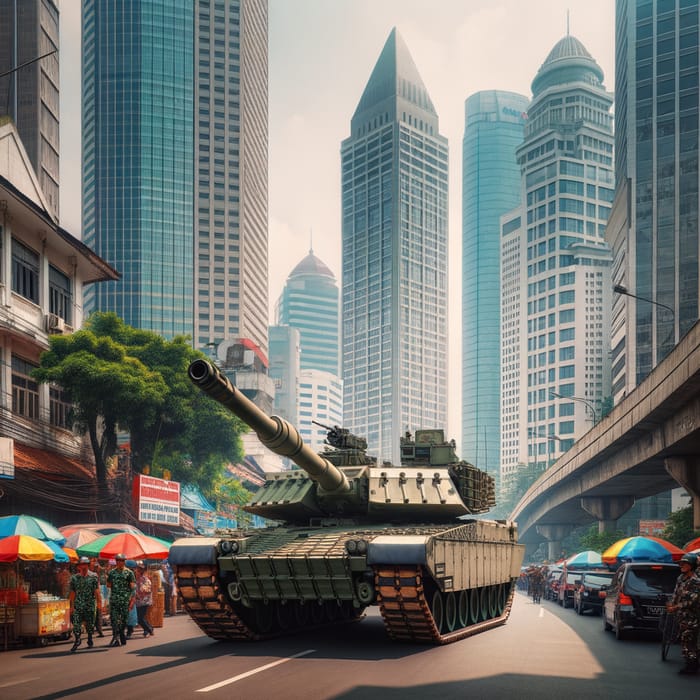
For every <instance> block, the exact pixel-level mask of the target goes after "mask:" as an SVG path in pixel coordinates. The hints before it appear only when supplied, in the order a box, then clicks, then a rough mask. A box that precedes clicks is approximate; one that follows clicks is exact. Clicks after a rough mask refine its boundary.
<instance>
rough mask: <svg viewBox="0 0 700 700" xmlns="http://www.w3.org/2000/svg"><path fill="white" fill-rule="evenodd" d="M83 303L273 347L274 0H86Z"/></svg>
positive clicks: (205, 337)
mask: <svg viewBox="0 0 700 700" xmlns="http://www.w3.org/2000/svg"><path fill="white" fill-rule="evenodd" d="M82 21H83V237H84V240H85V242H86V243H87V244H88V245H89V246H91V247H92V248H93V249H94V250H96V251H97V252H98V253H99V254H100V255H101V256H102V257H103V258H105V259H106V260H108V261H109V262H110V263H111V264H112V265H114V267H116V268H117V270H118V271H119V272H120V273H121V275H122V278H121V280H120V281H119V282H115V283H109V284H105V285H101V286H100V288H99V289H97V288H95V289H94V290H93V291H92V292H91V296H90V297H89V298H87V299H86V302H87V305H88V309H89V310H93V309H97V310H104V311H115V312H116V313H117V314H118V315H119V316H121V317H122V318H123V319H124V320H125V321H126V322H127V323H128V324H130V325H133V326H136V327H138V328H145V329H149V330H152V331H155V332H157V333H160V334H161V335H163V336H166V337H172V336H174V335H176V334H188V335H190V336H191V337H192V338H193V344H194V345H195V346H196V347H200V348H203V347H205V346H207V345H210V346H211V345H218V344H219V343H221V342H222V341H224V340H233V339H238V338H247V339H249V340H251V341H252V342H253V343H255V344H256V345H257V346H258V347H259V348H260V349H261V351H262V352H263V353H267V345H268V339H267V294H268V292H267V2H266V0H225V1H224V0H222V1H220V2H208V1H204V0H202V1H199V0H173V1H172V2H167V3H166V2H162V1H161V0H138V1H137V0H115V1H114V2H103V1H100V0H85V2H84V3H83V17H82Z"/></svg>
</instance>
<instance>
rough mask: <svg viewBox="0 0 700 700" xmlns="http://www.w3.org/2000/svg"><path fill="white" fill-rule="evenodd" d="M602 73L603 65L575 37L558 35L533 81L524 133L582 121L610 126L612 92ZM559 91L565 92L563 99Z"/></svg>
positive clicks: (596, 126)
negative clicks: (558, 37) (606, 85)
mask: <svg viewBox="0 0 700 700" xmlns="http://www.w3.org/2000/svg"><path fill="white" fill-rule="evenodd" d="M603 77H604V75H603V70H602V68H601V67H600V66H599V65H598V63H597V62H596V60H595V59H594V58H593V56H591V54H590V53H589V52H588V50H587V49H586V47H585V46H584V45H583V44H582V43H581V42H580V41H579V40H578V39H577V38H576V37H574V36H571V35H570V34H567V35H566V36H565V37H563V38H562V39H560V40H559V41H558V42H557V43H556V44H555V45H554V47H553V48H552V50H551V51H550V52H549V55H548V56H547V58H546V59H545V61H544V63H543V64H542V65H541V66H540V69H539V70H538V71H537V75H536V76H535V78H534V80H533V81H532V102H531V103H530V107H529V109H528V124H527V126H526V129H525V133H526V137H527V136H531V135H533V134H535V133H537V132H539V131H541V130H542V129H548V128H555V129H558V128H560V127H561V126H562V125H563V124H573V123H578V122H581V121H586V122H588V123H589V124H590V125H595V128H600V129H603V130H604V131H605V132H606V133H607V132H608V131H609V130H611V129H612V116H611V115H610V107H611V105H612V101H613V96H612V94H611V93H608V92H607V91H606V89H605V86H604V85H603ZM562 91H565V92H566V93H567V96H566V102H564V100H563V98H562V97H561V93H562Z"/></svg>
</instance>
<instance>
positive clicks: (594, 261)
mask: <svg viewBox="0 0 700 700" xmlns="http://www.w3.org/2000/svg"><path fill="white" fill-rule="evenodd" d="M602 81H603V72H602V70H601V69H600V67H599V66H598V64H597V63H596V62H595V60H594V59H593V58H592V57H591V55H590V54H589V53H588V51H587V50H586V49H585V47H584V46H583V44H581V42H580V41H578V40H577V39H576V38H574V37H572V36H566V37H564V38H563V39H562V40H561V41H559V42H558V43H557V44H556V45H555V46H554V48H553V49H552V51H551V52H550V54H549V56H548V57H547V59H546V61H545V62H544V63H543V64H542V66H541V68H540V69H539V71H538V73H537V75H536V77H535V79H534V80H533V83H532V92H533V99H532V102H531V103H530V107H529V109H528V123H527V126H526V128H525V140H524V141H523V144H522V146H521V147H520V148H519V149H518V151H517V157H518V162H519V164H520V167H521V172H522V197H521V201H522V203H523V204H522V206H521V208H520V211H519V212H511V213H510V214H508V215H506V216H504V217H502V219H501V226H502V228H501V239H502V264H501V275H502V300H501V314H502V319H503V323H504V329H503V338H502V397H503V399H502V415H501V426H502V436H501V461H502V467H501V470H502V471H501V475H502V477H506V476H507V475H510V474H512V473H513V472H514V471H515V470H516V469H517V466H518V464H522V463H525V464H529V465H530V466H534V467H535V468H536V469H540V470H541V469H544V468H546V467H547V466H548V465H549V464H551V463H552V462H553V461H554V460H555V459H556V458H557V457H558V456H559V455H560V454H562V452H563V451H565V450H566V449H568V447H569V446H570V445H571V444H572V443H573V441H574V440H576V439H577V438H578V437H580V435H581V434H583V433H584V432H586V431H587V430H589V429H590V428H591V427H592V426H593V425H594V424H595V422H596V421H597V420H598V419H599V418H600V415H601V408H602V403H603V401H604V400H605V399H606V398H608V397H609V396H610V359H609V353H608V350H609V347H608V340H609V337H610V336H609V327H610V307H611V295H612V290H611V282H610V266H611V260H612V258H611V254H610V249H609V247H608V246H607V244H606V243H605V226H606V221H607V219H608V215H609V213H610V207H611V204H612V201H613V195H614V176H613V161H612V156H613V135H612V117H611V115H610V107H611V105H612V100H613V96H612V94H610V93H608V92H607V91H606V90H605V87H604V86H603V82H602ZM516 358H517V359H516Z"/></svg>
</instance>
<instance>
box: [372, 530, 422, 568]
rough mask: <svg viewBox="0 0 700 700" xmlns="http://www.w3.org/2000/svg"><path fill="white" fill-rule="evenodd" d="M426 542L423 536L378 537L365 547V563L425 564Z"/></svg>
mask: <svg viewBox="0 0 700 700" xmlns="http://www.w3.org/2000/svg"><path fill="white" fill-rule="evenodd" d="M427 541H428V538H427V537H424V536H423V535H379V537H375V538H374V539H373V540H372V541H371V542H370V543H369V545H368V547H367V563H368V564H370V565H374V564H426V563H427V557H426V543H427Z"/></svg>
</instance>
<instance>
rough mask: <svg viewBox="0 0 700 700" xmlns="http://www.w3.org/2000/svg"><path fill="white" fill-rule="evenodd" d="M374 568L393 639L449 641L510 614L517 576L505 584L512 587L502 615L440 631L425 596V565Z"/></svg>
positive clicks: (382, 610) (488, 626)
mask: <svg viewBox="0 0 700 700" xmlns="http://www.w3.org/2000/svg"><path fill="white" fill-rule="evenodd" d="M373 568H374V575H375V576H374V581H375V588H376V591H377V602H378V604H379V611H380V613H381V615H382V618H383V620H384V626H385V627H386V630H387V633H388V635H389V636H390V637H391V638H392V639H397V640H405V641H412V642H426V643H429V644H447V643H450V642H455V641H457V640H459V639H463V638H465V637H470V636H472V635H474V634H478V633H479V632H485V631H486V630H488V629H491V628H493V627H497V626H499V625H503V624H505V622H506V620H507V619H508V616H509V615H510V609H511V606H512V604H513V595H514V592H515V582H514V580H510V581H506V582H504V584H503V585H506V586H509V587H510V590H509V593H508V599H507V601H506V605H505V607H504V610H503V613H502V614H501V615H498V616H496V617H492V618H490V619H488V620H483V621H481V622H477V623H474V624H471V625H468V626H466V627H462V628H460V629H456V630H454V631H453V632H447V633H445V634H441V633H440V631H439V630H438V628H437V625H436V624H435V620H434V618H433V614H432V613H431V611H430V606H429V605H428V600H427V598H426V594H425V588H424V586H423V582H424V580H425V579H426V577H427V576H428V575H427V574H426V573H425V572H424V570H423V567H421V566H392V567H383V566H381V565H379V566H375V567H373Z"/></svg>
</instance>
